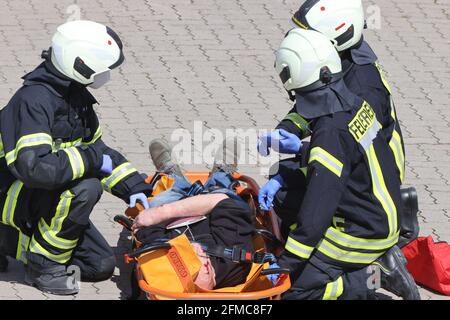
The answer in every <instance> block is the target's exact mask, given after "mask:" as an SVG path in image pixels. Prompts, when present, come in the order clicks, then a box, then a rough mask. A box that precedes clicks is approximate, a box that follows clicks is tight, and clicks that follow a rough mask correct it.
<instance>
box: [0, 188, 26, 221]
mask: <svg viewBox="0 0 450 320" xmlns="http://www.w3.org/2000/svg"><path fill="white" fill-rule="evenodd" d="M22 187H23V183H22V182H21V181H20V180H16V181H14V183H13V184H12V185H11V187H9V190H8V196H7V197H6V201H5V205H4V207H3V214H2V221H3V223H4V224H7V225H9V226H13V227H15V228H16V229H18V228H17V226H16V225H15V223H14V212H15V210H16V205H17V198H18V197H19V194H20V191H21V190H22Z"/></svg>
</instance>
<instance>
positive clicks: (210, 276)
mask: <svg viewBox="0 0 450 320" xmlns="http://www.w3.org/2000/svg"><path fill="white" fill-rule="evenodd" d="M192 248H193V249H194V251H195V253H196V254H197V257H198V259H199V260H200V262H201V263H202V266H201V267H200V270H199V271H198V274H197V277H196V278H195V280H194V283H195V284H196V285H197V286H198V287H200V288H202V289H206V290H212V289H214V287H215V286H216V272H215V270H214V268H213V265H212V263H211V260H210V258H209V257H208V255H207V254H206V252H205V251H203V248H202V246H201V245H200V244H198V243H192Z"/></svg>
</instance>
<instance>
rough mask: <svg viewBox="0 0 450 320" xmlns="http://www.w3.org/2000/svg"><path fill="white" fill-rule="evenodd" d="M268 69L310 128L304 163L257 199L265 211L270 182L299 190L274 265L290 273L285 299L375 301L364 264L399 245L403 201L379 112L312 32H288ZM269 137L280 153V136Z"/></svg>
mask: <svg viewBox="0 0 450 320" xmlns="http://www.w3.org/2000/svg"><path fill="white" fill-rule="evenodd" d="M275 69H276V71H277V73H278V74H279V76H280V78H281V81H282V83H283V86H284V88H285V89H286V90H287V91H288V92H289V93H290V95H291V96H293V97H295V101H296V106H295V114H296V115H297V116H298V117H299V118H301V119H306V123H307V128H308V130H310V132H311V137H310V138H311V142H310V146H309V148H308V149H307V150H304V151H306V152H305V154H302V155H303V156H304V158H305V159H307V161H306V167H305V168H304V169H303V170H300V167H299V166H297V168H285V167H283V166H281V168H280V171H279V174H278V175H277V178H273V179H271V180H270V181H269V182H268V184H267V185H266V186H264V187H263V188H262V191H261V195H260V198H259V202H260V204H261V207H263V208H264V209H266V210H267V209H270V200H271V199H268V197H267V196H266V194H265V192H264V189H267V186H269V187H268V188H269V189H273V190H275V191H277V189H278V190H279V189H280V188H281V187H283V186H284V187H288V188H290V187H296V186H299V187H303V191H302V192H298V193H297V194H296V196H297V198H299V199H300V205H299V206H298V207H297V212H295V214H288V215H286V216H282V215H281V218H282V219H283V223H284V225H287V226H288V228H287V230H284V233H285V236H286V238H287V242H286V246H285V252H284V253H283V255H282V257H281V259H280V262H279V264H280V265H281V267H283V268H289V269H291V277H292V280H293V285H292V288H291V289H290V290H289V291H288V292H287V293H286V294H285V295H284V298H285V299H324V300H326V299H369V298H372V297H373V293H374V291H373V289H374V288H370V287H369V286H367V283H368V280H369V277H370V275H371V274H372V273H371V271H370V269H369V266H370V265H371V264H372V263H374V262H376V261H377V259H379V258H380V257H382V256H383V255H384V254H385V253H386V252H388V251H391V250H392V248H396V249H397V250H398V248H397V247H395V245H396V244H397V242H398V237H399V223H398V211H399V209H400V208H401V196H400V181H399V179H398V177H397V176H396V174H395V172H396V163H395V159H394V157H393V156H392V153H391V152H389V144H388V142H387V141H386V139H385V137H384V135H383V133H382V131H381V130H382V125H381V123H380V121H379V120H378V115H377V114H376V112H375V111H374V109H373V108H372V106H371V104H370V103H369V102H367V101H366V100H364V99H363V98H361V97H359V96H357V95H356V94H354V93H353V92H352V91H351V90H350V89H349V88H348V87H347V85H346V83H345V81H344V79H343V73H342V67H341V59H340V57H339V55H338V53H337V51H336V50H335V48H334V47H333V45H332V43H331V42H330V41H329V39H328V38H327V37H325V36H324V35H323V34H321V33H319V32H317V31H313V30H304V29H300V28H295V29H293V30H291V31H290V32H289V33H288V35H287V36H286V38H285V39H284V40H283V42H282V43H281V45H280V48H279V50H278V51H277V54H276V62H275ZM281 140H283V139H281ZM272 142H273V141H272ZM276 143H277V144H279V145H278V146H277V148H278V149H279V150H280V151H281V152H283V151H284V149H285V146H284V145H283V142H281V143H280V142H279V141H276ZM271 147H273V144H272V146H271ZM300 148H302V146H300ZM274 181H275V182H274ZM277 213H279V212H277ZM394 250H395V249H394ZM396 252H397V251H396ZM390 256H391V257H392V256H393V255H390ZM396 267H397V265H396ZM398 267H401V266H398ZM395 275H396V279H397V281H399V282H403V283H402V286H403V287H404V288H407V289H408V290H409V291H410V297H411V298H413V297H418V291H417V287H416V286H415V284H414V281H413V279H412V278H411V276H410V275H409V274H408V272H407V271H406V269H405V268H403V269H401V270H397V269H396V270H395Z"/></svg>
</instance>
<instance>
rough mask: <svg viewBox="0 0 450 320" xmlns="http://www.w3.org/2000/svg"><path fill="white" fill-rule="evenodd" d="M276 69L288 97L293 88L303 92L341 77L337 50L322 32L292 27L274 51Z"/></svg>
mask: <svg viewBox="0 0 450 320" xmlns="http://www.w3.org/2000/svg"><path fill="white" fill-rule="evenodd" d="M275 69H276V71H277V73H278V74H279V75H280V78H281V81H282V82H283V86H284V88H285V89H286V90H287V91H288V93H289V95H290V97H291V99H292V97H293V95H292V91H295V92H306V91H312V90H315V89H318V88H321V87H324V86H326V85H327V84H329V83H332V82H334V81H336V80H337V79H340V78H341V77H342V65H341V59H340V58H339V54H338V52H337V51H336V49H335V47H334V46H333V44H332V43H331V42H330V40H329V39H328V38H327V37H325V36H324V35H323V34H321V33H319V32H317V31H313V30H305V29H300V28H294V29H292V30H291V31H289V33H288V34H287V35H286V37H285V38H284V40H283V42H282V43H281V45H280V48H279V49H278V51H277V53H276V60H275Z"/></svg>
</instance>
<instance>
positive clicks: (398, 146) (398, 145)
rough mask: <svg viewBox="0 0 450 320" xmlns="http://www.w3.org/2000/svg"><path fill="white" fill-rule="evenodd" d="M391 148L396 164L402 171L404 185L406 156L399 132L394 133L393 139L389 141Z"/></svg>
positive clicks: (401, 178)
mask: <svg viewBox="0 0 450 320" xmlns="http://www.w3.org/2000/svg"><path fill="white" fill-rule="evenodd" d="M389 146H390V147H391V149H392V152H393V153H394V158H395V163H396V164H397V168H398V170H399V171H400V181H401V182H402V183H403V181H404V180H405V155H404V153H403V148H402V141H401V138H400V135H399V134H398V132H397V130H394V132H393V133H392V139H391V141H389Z"/></svg>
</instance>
